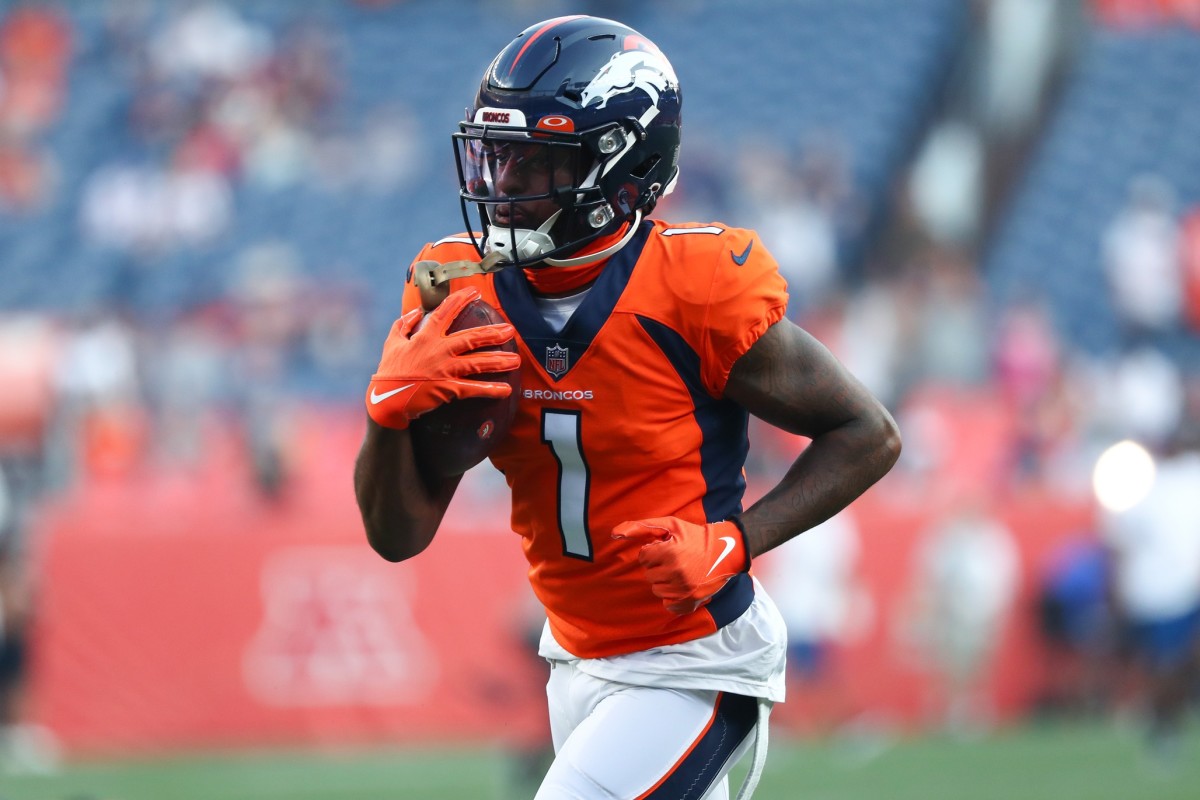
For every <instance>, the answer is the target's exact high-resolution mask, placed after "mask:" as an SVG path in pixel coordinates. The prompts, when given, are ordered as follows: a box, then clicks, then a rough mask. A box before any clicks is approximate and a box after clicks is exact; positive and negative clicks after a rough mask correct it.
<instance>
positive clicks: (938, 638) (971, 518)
mask: <svg viewBox="0 0 1200 800" xmlns="http://www.w3.org/2000/svg"><path fill="white" fill-rule="evenodd" d="M915 559H916V561H915V563H914V565H913V571H912V573H911V581H912V583H911V593H910V598H909V601H908V608H907V614H906V617H905V618H904V619H902V621H901V624H902V630H904V631H905V632H906V634H907V638H908V640H909V642H910V643H911V644H914V645H916V646H917V647H918V648H919V649H920V651H921V652H922V653H923V654H924V655H925V656H926V657H927V658H928V659H929V663H930V665H931V666H932V667H933V668H934V670H935V674H936V677H937V679H938V681H939V683H938V686H937V688H935V689H934V691H933V694H934V696H935V697H939V698H941V699H939V700H938V702H937V705H940V706H941V709H940V712H939V713H940V718H941V721H942V724H943V725H944V726H945V728H946V729H947V730H948V731H949V732H951V733H954V734H957V735H974V734H978V733H982V732H984V731H986V730H987V729H989V728H990V727H991V724H992V709H991V705H990V701H989V699H988V698H987V697H986V696H985V694H984V692H985V689H984V679H985V677H986V675H987V672H988V669H989V667H990V665H991V663H992V659H993V656H994V655H995V653H996V648H997V646H998V645H999V640H1000V635H1001V633H1002V632H1003V628H1004V624H1005V622H1006V621H1007V617H1008V613H1009V610H1010V607H1011V604H1012V601H1013V599H1014V597H1015V596H1016V591H1017V587H1018V584H1019V582H1020V562H1019V559H1018V551H1017V547H1016V542H1015V540H1014V538H1013V535H1012V532H1011V531H1010V530H1009V529H1008V528H1007V527H1006V526H1005V525H1004V524H1003V523H1001V522H1000V521H999V520H997V519H996V518H995V517H993V516H992V515H991V512H990V511H989V509H988V508H987V506H986V504H985V501H984V500H983V498H982V497H981V496H979V495H978V494H975V493H974V492H972V491H970V490H967V491H966V492H965V493H964V494H963V496H962V497H960V498H959V499H957V500H956V501H955V503H954V505H953V506H952V507H951V508H950V510H949V512H948V513H946V514H944V515H943V516H942V517H941V519H939V520H938V521H937V522H936V523H935V524H934V526H933V527H932V528H931V529H929V530H928V531H926V532H925V533H924V534H923V535H922V537H921V541H920V542H919V543H918V547H917V550H916V553H915Z"/></svg>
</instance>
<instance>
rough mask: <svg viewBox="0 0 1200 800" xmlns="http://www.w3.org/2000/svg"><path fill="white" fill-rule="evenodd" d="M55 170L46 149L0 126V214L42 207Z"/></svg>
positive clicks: (48, 197) (51, 187) (51, 158)
mask: <svg viewBox="0 0 1200 800" xmlns="http://www.w3.org/2000/svg"><path fill="white" fill-rule="evenodd" d="M57 173H58V169H57V163H56V160H55V159H54V157H53V155H52V154H51V153H50V151H48V150H45V149H43V148H41V147H38V146H36V145H31V144H26V143H25V142H23V141H21V140H19V139H16V138H15V137H13V136H12V135H11V134H8V133H6V132H4V131H3V130H0V214H5V213H16V214H20V213H25V212H30V211H37V210H40V209H42V208H44V207H45V205H46V203H47V201H48V200H49V199H50V197H51V195H52V194H53V192H54V188H55V184H56V183H57V177H58V174H57Z"/></svg>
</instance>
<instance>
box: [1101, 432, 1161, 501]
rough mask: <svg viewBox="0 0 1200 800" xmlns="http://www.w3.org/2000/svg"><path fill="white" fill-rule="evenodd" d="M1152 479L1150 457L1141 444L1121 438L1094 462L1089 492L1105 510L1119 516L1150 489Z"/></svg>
mask: <svg viewBox="0 0 1200 800" xmlns="http://www.w3.org/2000/svg"><path fill="white" fill-rule="evenodd" d="M1154 476H1155V464H1154V457H1153V456H1151V455H1150V452H1149V451H1148V450H1146V448H1145V447H1142V445H1140V444H1138V443H1137V442H1135V441H1132V440H1129V439H1125V440H1123V441H1120V442H1117V443H1116V444H1114V445H1112V446H1111V447H1109V448H1108V449H1107V450H1105V451H1104V452H1103V453H1101V454H1100V457H1099V458H1098V459H1096V466H1095V467H1094V468H1093V470H1092V490H1093V491H1094V492H1095V495H1096V501H1097V502H1099V503H1100V505H1101V506H1103V507H1104V508H1105V509H1106V510H1108V511H1111V512H1113V513H1121V512H1122V511H1128V510H1129V509H1131V508H1133V507H1134V506H1136V505H1137V504H1138V503H1140V502H1142V500H1144V499H1145V498H1146V495H1148V494H1149V493H1150V489H1151V487H1153V486H1154Z"/></svg>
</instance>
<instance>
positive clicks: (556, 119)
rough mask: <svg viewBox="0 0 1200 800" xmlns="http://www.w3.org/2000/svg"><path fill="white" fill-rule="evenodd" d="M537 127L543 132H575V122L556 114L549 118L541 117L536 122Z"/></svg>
mask: <svg viewBox="0 0 1200 800" xmlns="http://www.w3.org/2000/svg"><path fill="white" fill-rule="evenodd" d="M537 127H539V128H541V129H542V130H545V131H565V132H567V133H573V132H574V131H575V122H574V120H572V119H571V118H570V117H562V116H559V115H557V114H555V115H553V116H549V117H542V118H541V119H539V120H538V124H537Z"/></svg>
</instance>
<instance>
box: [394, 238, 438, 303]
mask: <svg viewBox="0 0 1200 800" xmlns="http://www.w3.org/2000/svg"><path fill="white" fill-rule="evenodd" d="M432 249H433V245H432V244H427V245H425V246H424V247H423V248H421V252H419V253H417V257H416V258H414V259H413V260H412V263H411V264H409V265H408V270H407V271H406V272H405V273H404V295H403V298H402V300H401V304H400V305H401V308H400V313H401V315H403V314H407V313H408V312H409V311H412V310H413V309H414V308H420V307H421V291H420V289H418V288H417V282H416V281H415V280H413V274H414V273H413V267H415V266H416V263H417V262H418V261H425V260H426V259H428V258H429V251H430V250H432Z"/></svg>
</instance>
